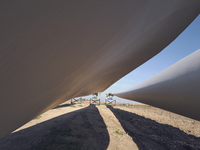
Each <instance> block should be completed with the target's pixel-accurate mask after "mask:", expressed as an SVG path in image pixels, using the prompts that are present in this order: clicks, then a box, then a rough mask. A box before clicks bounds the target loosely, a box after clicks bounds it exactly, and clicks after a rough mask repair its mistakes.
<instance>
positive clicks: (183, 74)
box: [114, 50, 200, 121]
mask: <svg viewBox="0 0 200 150" xmlns="http://www.w3.org/2000/svg"><path fill="white" fill-rule="evenodd" d="M199 78H200V50H197V51H196V52H194V53H192V54H191V55H189V56H187V57H185V58H184V59H182V60H180V61H178V62H177V63H175V64H174V65H172V66H170V67H169V68H167V69H165V70H164V71H162V72H160V73H159V74H157V75H155V76H154V77H152V78H150V79H148V80H146V81H144V82H143V83H141V84H138V85H136V86H134V87H132V88H130V89H128V90H125V91H122V92H119V93H114V95H117V96H119V97H122V98H126V99H130V100H134V101H138V102H142V103H145V104H149V105H152V106H156V107H159V108H162V109H165V110H168V111H171V112H175V113H178V114H181V115H184V116H187V117H190V118H193V119H196V120H199V121H200V109H199V108H200V100H199V98H200V92H199V90H200V79H199Z"/></svg>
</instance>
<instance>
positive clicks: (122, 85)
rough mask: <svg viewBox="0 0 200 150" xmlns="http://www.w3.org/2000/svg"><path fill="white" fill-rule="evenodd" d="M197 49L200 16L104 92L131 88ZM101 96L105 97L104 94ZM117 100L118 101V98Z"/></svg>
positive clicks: (198, 45)
mask: <svg viewBox="0 0 200 150" xmlns="http://www.w3.org/2000/svg"><path fill="white" fill-rule="evenodd" d="M198 49H200V15H199V16H198V17H197V18H196V19H195V20H194V21H193V22H192V23H191V24H190V25H189V26H188V27H187V28H186V29H185V30H184V31H183V32H182V33H181V34H180V35H179V36H178V37H177V38H176V39H175V40H174V41H173V42H172V43H171V44H169V45H168V46H167V47H166V48H165V49H163V50H162V51H161V52H160V53H159V54H157V55H156V56H154V57H153V58H152V59H150V60H149V61H147V62H146V63H144V64H143V65H141V66H139V67H138V68H136V69H135V70H133V71H132V72H130V73H129V74H127V75H126V76H124V77H123V78H121V79H120V80H119V81H117V82H116V83H114V84H113V85H112V86H110V87H109V88H108V89H107V90H106V91H107V92H120V91H123V90H125V89H128V88H130V87H133V86H134V85H137V84H139V83H141V82H143V81H145V80H147V79H149V78H151V77H152V76H153V75H154V74H157V73H159V72H161V71H162V70H164V69H166V68H168V67H169V66H171V65H172V64H174V63H176V62H177V61H179V60H181V59H182V58H184V57H186V56H187V55H190V54H191V53H193V52H195V51H196V50H198ZM199 59H200V58H199ZM102 95H105V92H104V93H102ZM103 97H104V96H103ZM117 99H118V100H119V98H117ZM120 101H122V99H120ZM124 102H126V101H124ZM127 102H130V101H127Z"/></svg>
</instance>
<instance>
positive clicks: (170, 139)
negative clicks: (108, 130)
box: [107, 106, 200, 150]
mask: <svg viewBox="0 0 200 150" xmlns="http://www.w3.org/2000/svg"><path fill="white" fill-rule="evenodd" d="M107 107H108V108H109V109H110V110H111V111H112V112H113V114H114V115H115V116H116V118H117V119H118V120H119V122H120V123H121V125H122V127H123V128H124V130H125V131H126V132H127V133H128V135H130V136H131V137H132V139H133V141H134V142H135V143H136V144H137V146H138V148H139V149H140V150H148V149H152V150H200V138H198V137H195V136H193V135H188V134H186V133H185V132H183V131H181V130H180V129H178V128H175V127H172V126H170V125H167V124H160V123H158V122H156V121H154V120H151V119H147V118H145V117H142V116H139V115H137V114H134V113H130V112H127V111H124V110H121V109H117V108H113V107H112V106H107Z"/></svg>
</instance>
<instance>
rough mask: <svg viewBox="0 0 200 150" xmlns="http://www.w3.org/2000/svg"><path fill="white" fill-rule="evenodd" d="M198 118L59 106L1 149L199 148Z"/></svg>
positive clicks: (6, 140)
mask: <svg viewBox="0 0 200 150" xmlns="http://www.w3.org/2000/svg"><path fill="white" fill-rule="evenodd" d="M199 137H200V122H199V121H195V120H192V119H189V118H186V117H183V116H180V115H177V114H173V113H170V112H167V111H163V110H161V109H158V108H154V107H148V106H105V105H93V104H92V105H89V104H88V103H86V102H85V103H84V102H83V103H82V104H75V105H70V104H69V102H68V103H63V104H61V105H59V106H58V107H56V108H54V109H51V110H49V111H47V112H46V113H44V114H42V115H41V116H38V117H37V118H35V119H33V120H31V121H30V122H28V123H27V124H25V125H24V126H22V127H21V128H19V129H17V130H16V131H14V132H13V133H12V134H10V135H8V136H7V137H4V138H3V139H1V140H0V150H79V149H83V150H95V149H96V150H103V149H109V150H137V149H140V150H146V149H147V150H148V149H149V150H150V149H151V150H193V149H194V150H200V138H199Z"/></svg>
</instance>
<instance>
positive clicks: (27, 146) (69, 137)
mask: <svg viewBox="0 0 200 150" xmlns="http://www.w3.org/2000/svg"><path fill="white" fill-rule="evenodd" d="M108 144H109V134H108V131H107V129H106V125H105V123H104V121H103V119H102V117H101V115H100V113H99V111H98V109H97V108H96V106H95V105H90V106H88V107H86V108H83V109H81V110H78V111H74V112H71V113H67V114H65V115H62V116H59V117H56V118H54V119H51V120H48V121H46V122H43V123H40V124H37V125H35V126H33V127H30V128H27V129H24V130H21V131H18V132H16V133H13V134H10V135H9V136H7V137H4V138H3V139H1V140H0V149H1V150H64V149H65V150H68V149H69V150H71V149H73V150H79V149H83V150H90V149H91V150H93V149H96V150H105V149H107V147H108Z"/></svg>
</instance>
